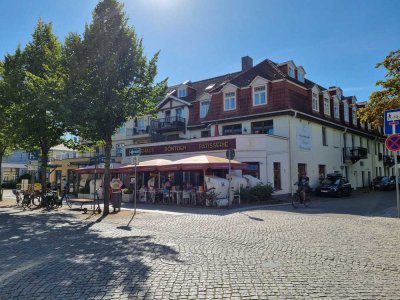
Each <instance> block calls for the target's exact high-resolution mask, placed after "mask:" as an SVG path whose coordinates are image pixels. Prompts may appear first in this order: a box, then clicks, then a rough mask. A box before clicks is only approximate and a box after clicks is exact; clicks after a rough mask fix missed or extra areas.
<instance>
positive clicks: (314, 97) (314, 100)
mask: <svg viewBox="0 0 400 300" xmlns="http://www.w3.org/2000/svg"><path fill="white" fill-rule="evenodd" d="M312 109H313V110H314V111H319V99H318V93H317V92H313V93H312Z"/></svg>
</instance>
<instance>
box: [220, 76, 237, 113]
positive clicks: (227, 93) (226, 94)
mask: <svg viewBox="0 0 400 300" xmlns="http://www.w3.org/2000/svg"><path fill="white" fill-rule="evenodd" d="M237 89H238V87H237V86H236V85H234V84H232V83H228V84H226V85H225V86H224V87H223V88H222V90H221V91H222V95H223V101H224V102H223V108H224V111H230V110H235V109H236V107H237V105H236V104H237V103H236V102H237V100H236V99H237Z"/></svg>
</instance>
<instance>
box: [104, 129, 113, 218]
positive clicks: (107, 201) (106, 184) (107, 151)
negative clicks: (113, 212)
mask: <svg viewBox="0 0 400 300" xmlns="http://www.w3.org/2000/svg"><path fill="white" fill-rule="evenodd" d="M111 148H112V140H111V135H110V136H107V137H106V145H105V156H106V157H105V166H104V182H103V187H104V210H103V216H107V215H108V214H109V212H110V161H111Z"/></svg>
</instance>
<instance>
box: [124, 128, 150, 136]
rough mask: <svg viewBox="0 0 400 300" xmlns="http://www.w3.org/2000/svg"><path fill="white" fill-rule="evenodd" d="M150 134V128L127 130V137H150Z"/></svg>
mask: <svg viewBox="0 0 400 300" xmlns="http://www.w3.org/2000/svg"><path fill="white" fill-rule="evenodd" d="M148 134H150V126H146V127H145V128H137V127H135V128H127V129H126V136H127V137H132V136H138V135H148Z"/></svg>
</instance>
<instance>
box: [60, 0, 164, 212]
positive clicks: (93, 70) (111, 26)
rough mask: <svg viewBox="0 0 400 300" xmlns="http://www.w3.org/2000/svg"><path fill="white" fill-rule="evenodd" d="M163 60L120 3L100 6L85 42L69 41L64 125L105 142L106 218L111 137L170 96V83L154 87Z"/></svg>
mask: <svg viewBox="0 0 400 300" xmlns="http://www.w3.org/2000/svg"><path fill="white" fill-rule="evenodd" d="M157 59H158V53H157V54H155V55H154V56H153V57H152V58H151V59H150V60H147V58H146V56H145V54H144V50H143V42H142V39H139V38H138V37H137V36H136V33H135V31H134V29H133V28H131V27H129V26H128V24H127V18H126V16H125V14H124V12H123V8H122V5H121V4H120V3H119V2H118V1H116V0H103V1H100V2H99V3H98V5H97V6H96V8H95V9H94V12H93V20H92V23H91V24H90V25H87V26H86V28H85V32H84V34H83V37H81V36H80V35H78V34H76V33H73V34H70V35H69V36H68V37H67V39H66V41H65V47H64V64H65V67H66V70H67V74H68V80H67V84H66V89H65V90H66V97H65V99H64V100H65V101H64V108H65V110H66V111H67V113H65V114H64V116H65V118H64V120H65V122H68V123H69V124H70V126H69V130H70V131H71V132H73V133H74V134H76V135H79V136H80V137H82V138H83V139H84V140H88V141H103V142H104V145H105V174H104V180H105V182H106V184H105V185H104V187H105V209H104V214H108V209H109V208H108V203H109V202H108V201H109V199H108V196H109V193H108V190H109V185H108V184H107V183H108V182H109V181H110V173H109V168H110V158H111V148H112V140H111V137H112V135H113V134H114V133H115V132H116V130H117V128H119V127H121V126H122V125H123V124H124V123H125V122H126V121H127V119H128V118H129V117H131V116H133V115H137V114H139V113H143V112H146V110H148V109H149V108H151V107H152V106H154V103H155V99H157V98H158V97H160V96H161V95H162V94H164V92H165V89H166V81H162V82H160V83H158V84H155V83H154V78H155V76H156V74H157V65H156V63H157Z"/></svg>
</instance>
